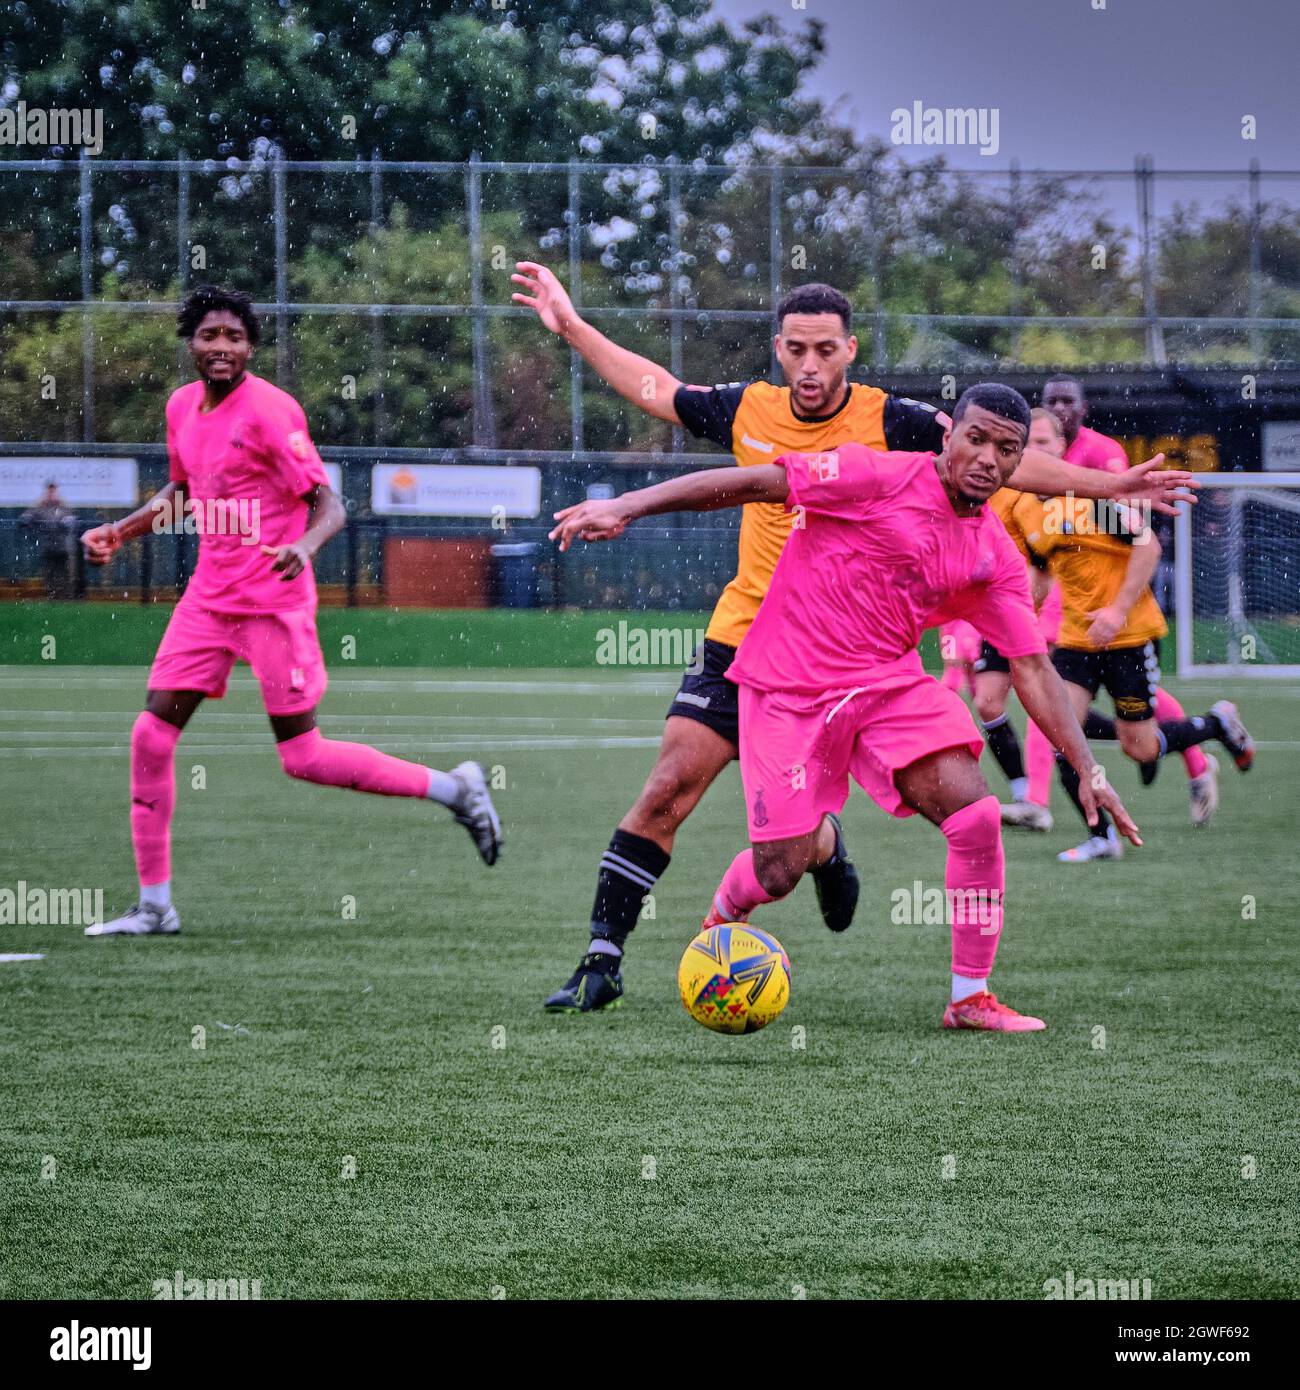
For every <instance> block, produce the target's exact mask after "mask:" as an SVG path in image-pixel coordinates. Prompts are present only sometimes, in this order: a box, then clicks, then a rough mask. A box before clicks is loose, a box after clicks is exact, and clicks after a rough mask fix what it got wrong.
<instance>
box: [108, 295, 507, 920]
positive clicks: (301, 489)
mask: <svg viewBox="0 0 1300 1390" xmlns="http://www.w3.org/2000/svg"><path fill="white" fill-rule="evenodd" d="M177 324H178V327H177V336H178V337H180V338H183V339H184V340H185V341H186V342H187V343H188V345H189V349H190V354H191V356H192V357H193V359H194V366H195V369H196V370H197V372H198V374H199V380H198V381H194V382H191V383H190V384H189V385H188V386H182V387H181V388H180V389H179V390H178V391H175V392H173V394H172V396H171V399H170V400H169V401H168V402H167V452H168V457H169V460H170V465H171V480H170V482H168V483H167V485H166V486H165V487H163V488H161V489H160V490H159V491H158V492H157V493H156V494H155V495H154V496H153V498H151V499H150V501H149V502H147V503H146V504H145V505H144V506H143V507H141V508H140V509H139V510H138V511H135V512H132V513H131V515H130V516H128V517H125V518H124V519H123V520H121V521H116V522H108V523H106V524H105V525H103V526H96V527H94V528H92V529H91V530H89V531H87V532H86V533H85V534H84V535H83V536H82V538H81V539H82V544H83V546H84V547H85V552H86V558H87V559H88V560H89V561H90V562H91V563H92V564H98V565H102V564H105V563H107V562H108V560H109V559H111V558H112V556H113V555H114V554H115V553H116V551H117V550H118V549H119V548H120V547H121V546H122V544H123V543H124V542H126V541H128V540H132V539H133V538H135V537H137V536H142V535H144V534H145V533H146V532H148V531H150V530H168V529H171V525H172V524H173V523H176V522H181V523H184V522H185V521H186V520H187V519H188V518H190V517H192V518H193V524H194V529H195V530H197V531H198V533H199V559H198V564H197V565H196V566H195V570H194V574H193V577H192V578H191V579H190V582H189V584H188V586H187V587H186V590H185V593H184V596H183V597H182V598H181V600H180V602H179V603H178V604H177V605H176V608H175V610H174V612H173V613H172V617H171V621H170V622H169V623H168V624H167V631H166V633H165V634H164V635H163V640H162V643H161V645H160V646H159V648H158V652H157V655H156V656H155V658H154V663H153V669H152V670H151V671H150V673H149V682H148V697H147V699H146V701H145V707H144V710H143V712H142V713H141V714H140V715H139V717H138V718H137V719H136V721H135V726H134V727H133V729H132V730H131V839H132V842H133V845H134V848H135V861H136V869H137V871H138V873H139V878H140V900H139V902H138V903H136V904H135V906H134V907H131V908H129V909H128V910H127V911H126V912H125V913H124V914H123V915H122V916H121V917H118V918H115V919H114V920H113V921H109V922H102V923H98V924H96V925H94V926H91V927H88V928H87V929H86V935H87V936H152V935H173V934H174V933H176V932H177V931H179V930H180V917H179V914H178V913H177V911H176V908H175V906H174V904H173V903H172V898H171V819H172V810H173V807H174V805H175V800H176V784H175V774H174V768H173V763H174V756H175V750H176V743H177V740H178V739H179V738H180V736H181V731H182V730H183V729H184V728H185V726H186V724H187V723H188V722H189V719H190V716H191V715H193V713H194V711H195V710H196V709H198V707H199V705H200V704H201V703H202V702H203V701H204V700H205V699H220V698H221V696H222V695H224V694H225V691H226V681H227V678H228V677H229V675H230V669H231V667H232V666H233V665H234V664H235V661H236V660H241V661H246V662H248V664H249V665H250V666H251V667H252V668H253V673H254V675H255V676H256V677H257V679H258V682H259V683H260V685H261V687H262V700H263V703H264V704H265V706H266V712H267V714H268V716H269V717H270V721H271V728H272V731H273V732H274V735H275V739H276V747H277V751H278V752H279V755H280V763H281V765H282V767H283V768H284V770H285V772H286V773H288V774H289V776H290V777H298V778H302V779H303V780H304V781H308V782H319V783H322V784H324V785H326V786H332V787H349V788H351V789H352V790H354V791H363V792H374V793H377V794H378V795H381V796H405V797H411V798H413V799H416V800H423V799H428V800H431V801H436V802H439V803H440V804H442V805H443V806H446V807H448V808H449V809H450V810H451V812H452V814H453V816H454V817H455V819H456V820H457V821H459V822H460V824H461V825H463V826H465V828H466V829H467V830H468V831H469V833H470V837H471V838H472V839H473V841H474V844H475V847H476V848H477V849H478V852H479V854H480V855H481V856H482V857H483V859H484V861H485V862H486V863H488V864H494V863H495V862H496V859H497V855H498V853H499V851H500V847H501V826H500V822H499V820H498V819H497V813H496V810H495V808H494V807H493V805H492V800H491V797H490V795H489V794H488V788H487V783H486V781H485V779H484V776H483V770H482V768H481V767H479V765H478V764H477V763H474V762H463V763H461V764H460V765H459V766H458V767H455V768H453V769H452V770H451V771H450V772H439V771H437V770H436V769H434V768H429V767H424V766H423V765H421V764H419V763H411V762H405V761H404V760H402V759H401V758H394V757H390V756H389V755H388V754H387V753H381V752H379V750H378V749H375V748H371V747H369V746H367V745H366V744H361V743H343V742H340V741H338V740H336V739H327V738H325V737H323V736H322V734H321V732H320V730H319V729H318V728H317V727H316V707H317V705H318V703H319V701H320V698H321V696H322V695H323V694H324V692H325V685H326V676H325V663H324V660H323V658H322V656H321V650H320V642H319V641H318V640H317V636H316V585H315V580H314V578H313V575H312V568H311V566H312V559H313V557H314V556H315V555H316V552H317V551H318V550H319V549H320V547H321V546H322V545H324V544H325V542H326V541H328V540H329V539H330V538H331V537H332V536H334V535H335V534H337V532H338V531H339V530H340V529H341V528H342V526H343V523H344V521H345V520H346V513H345V512H344V510H343V504H342V502H340V500H339V498H338V497H337V496H336V495H335V493H334V492H333V491H332V490H331V489H330V486H329V479H328V477H327V476H326V473H325V469H324V467H323V466H322V464H321V461H320V456H319V455H318V454H317V452H316V449H315V446H314V445H313V444H312V441H311V437H310V435H309V434H308V433H307V418H306V416H305V415H304V414H303V410H302V407H301V406H300V405H299V404H298V402H297V401H295V400H294V399H293V397H292V396H290V395H287V394H286V393H285V392H284V391H281V390H280V389H279V387H277V386H273V385H272V384H271V383H270V382H269V381H264V380H263V379H262V378H261V377H258V376H254V375H253V373H252V372H250V371H249V370H248V362H249V359H250V358H251V357H252V355H253V349H254V348H255V346H256V345H257V340H258V336H259V323H258V319H257V316H256V314H255V313H254V312H253V308H252V301H251V300H250V299H249V298H248V296H247V295H245V294H241V293H238V292H235V291H230V290H222V289H218V288H217V287H215V286H212V285H205V286H201V287H200V288H198V289H196V290H194V291H193V293H191V294H190V295H189V296H188V298H187V299H186V300H185V302H184V303H183V304H182V306H181V309H180V313H179V315H178V319H177Z"/></svg>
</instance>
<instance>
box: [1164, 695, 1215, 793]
mask: <svg viewBox="0 0 1300 1390" xmlns="http://www.w3.org/2000/svg"><path fill="white" fill-rule="evenodd" d="M1155 707H1156V718H1157V719H1158V720H1164V719H1185V718H1186V717H1187V716H1186V715H1185V714H1184V713H1183V707H1182V705H1180V704H1179V703H1178V701H1177V700H1176V699H1175V698H1174V697H1173V696H1172V695H1171V694H1170V693H1169V692H1168V691H1167V690H1164V689H1162V688H1161V687H1160V686H1156V698H1155ZM1183 764H1184V766H1185V767H1186V768H1187V775H1188V776H1189V777H1199V776H1200V775H1201V773H1202V772H1204V771H1205V768H1206V762H1205V754H1204V753H1202V752H1201V750H1200V749H1199V748H1188V749H1185V750H1184V752H1183Z"/></svg>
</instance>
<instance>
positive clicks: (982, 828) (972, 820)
mask: <svg viewBox="0 0 1300 1390" xmlns="http://www.w3.org/2000/svg"><path fill="white" fill-rule="evenodd" d="M940 829H942V831H943V833H944V836H945V837H946V838H947V840H948V843H949V844H950V845H951V846H952V847H953V848H954V849H961V850H967V851H974V850H979V849H989V848H992V847H993V846H996V845H998V844H1000V843H1001V841H1002V808H1001V807H1000V806H999V805H998V799H997V797H996V796H993V795H991V794H990V795H988V796H982V797H980V798H979V800H977V801H972V802H970V804H969V805H966V806H963V807H962V808H961V810H960V811H956V812H954V813H953V814H952V815H951V816H949V817H948V819H947V820H945V821H944V822H943V824H942V826H941V827H940Z"/></svg>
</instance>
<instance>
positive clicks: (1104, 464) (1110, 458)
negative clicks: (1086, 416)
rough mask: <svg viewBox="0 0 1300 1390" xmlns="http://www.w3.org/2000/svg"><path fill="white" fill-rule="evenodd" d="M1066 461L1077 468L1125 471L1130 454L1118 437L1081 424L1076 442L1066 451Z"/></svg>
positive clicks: (1075, 438)
mask: <svg viewBox="0 0 1300 1390" xmlns="http://www.w3.org/2000/svg"><path fill="white" fill-rule="evenodd" d="M1065 462H1066V463H1072V464H1074V465H1075V467H1077V468H1099V469H1101V471H1102V472H1103V473H1123V472H1124V470H1125V469H1126V468H1127V467H1128V466H1129V464H1128V455H1127V454H1126V453H1125V452H1124V446H1123V445H1122V444H1121V443H1120V442H1119V440H1118V439H1112V438H1111V437H1110V435H1108V434H1102V433H1100V432H1099V431H1098V430H1090V429H1089V428H1088V426H1087V425H1080V426H1079V433H1078V434H1076V435H1075V437H1074V443H1073V444H1071V445H1070V447H1069V448H1068V449H1067V450H1066V451H1065Z"/></svg>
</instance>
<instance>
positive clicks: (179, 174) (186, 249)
mask: <svg viewBox="0 0 1300 1390" xmlns="http://www.w3.org/2000/svg"><path fill="white" fill-rule="evenodd" d="M176 279H177V282H178V283H179V285H180V290H181V294H182V295H183V294H184V293H185V290H186V288H187V287H188V285H189V283H190V165H189V160H188V159H186V157H185V151H184V150H181V151H180V157H179V159H178V161H177V169H176Z"/></svg>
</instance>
